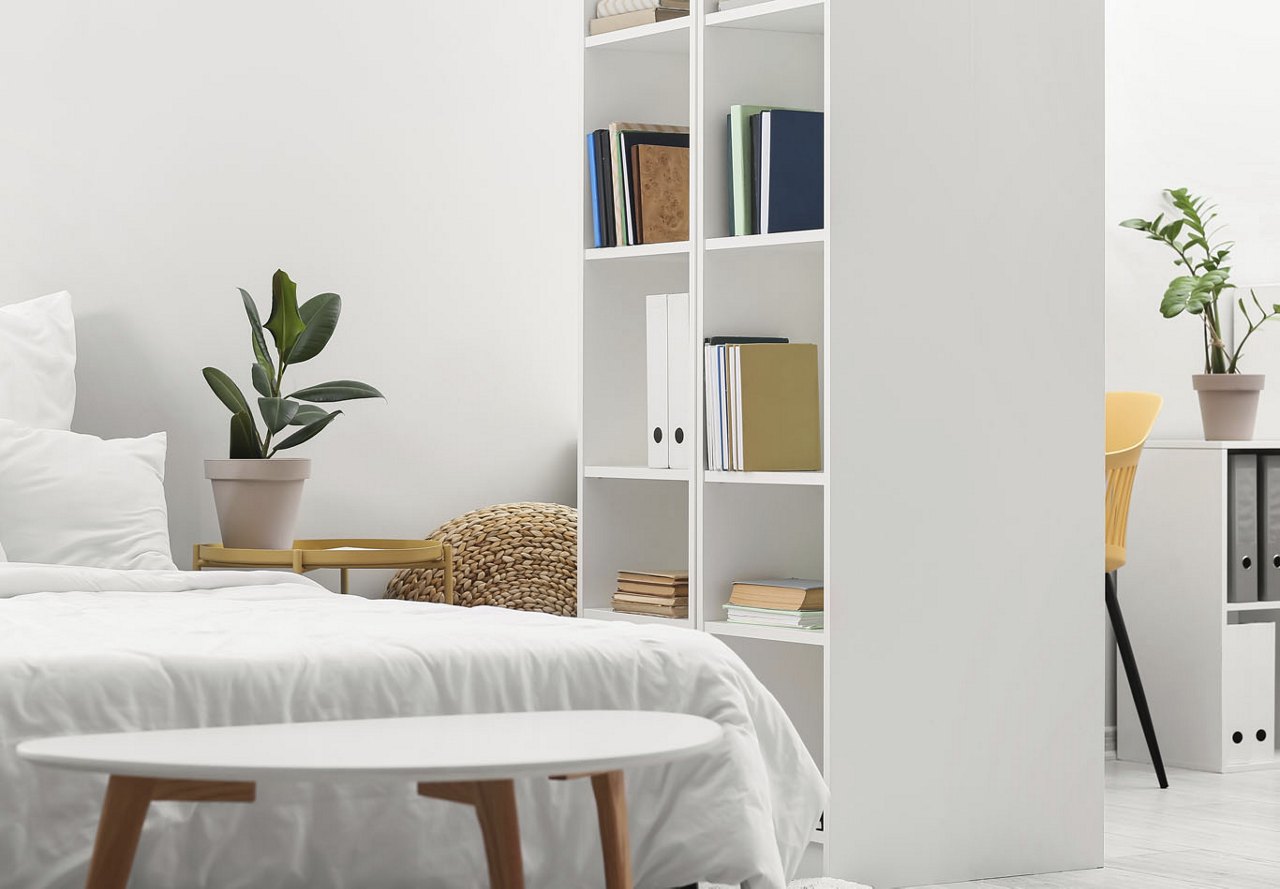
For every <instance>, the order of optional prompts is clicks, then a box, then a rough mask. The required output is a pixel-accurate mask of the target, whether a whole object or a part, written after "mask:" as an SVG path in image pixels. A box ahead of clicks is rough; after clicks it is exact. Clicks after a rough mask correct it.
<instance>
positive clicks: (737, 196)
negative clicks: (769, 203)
mask: <svg viewBox="0 0 1280 889" xmlns="http://www.w3.org/2000/svg"><path fill="white" fill-rule="evenodd" d="M772 110H773V107H772V106H770V105H730V106H729V167H730V170H729V178H730V183H729V186H730V187H729V206H730V208H731V213H732V216H733V234H734V235H735V236H736V235H754V234H757V232H756V231H754V230H753V228H752V226H751V207H752V204H753V202H754V201H755V195H754V193H753V192H754V191H755V187H754V184H753V180H754V170H755V159H754V158H753V157H752V151H751V115H753V114H759V113H760V112H761V111H772Z"/></svg>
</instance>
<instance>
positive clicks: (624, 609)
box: [613, 599, 689, 617]
mask: <svg viewBox="0 0 1280 889" xmlns="http://www.w3.org/2000/svg"><path fill="white" fill-rule="evenodd" d="M613 610H614V611H617V612H620V613H622V614H652V615H655V616H658V617H688V616H689V608H688V606H687V605H681V606H670V605H645V604H642V603H640V602H621V601H618V600H617V599H614V601H613Z"/></svg>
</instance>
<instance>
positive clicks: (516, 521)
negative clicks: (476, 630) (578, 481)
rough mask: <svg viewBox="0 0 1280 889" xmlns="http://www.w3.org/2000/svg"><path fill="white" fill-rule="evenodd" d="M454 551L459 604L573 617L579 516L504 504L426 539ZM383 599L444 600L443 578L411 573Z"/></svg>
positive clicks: (430, 572)
mask: <svg viewBox="0 0 1280 889" xmlns="http://www.w3.org/2000/svg"><path fill="white" fill-rule="evenodd" d="M427 536H428V537H432V538H435V539H437V540H443V541H444V542H445V543H448V544H451V545H452V546H453V590H454V601H455V603H456V604H458V605H464V606H467V607H470V606H473V605H497V606H500V607H502V608H514V609H516V610H518V611H543V612H546V613H548V614H564V615H574V614H576V613H577V608H578V511H577V510H576V509H574V508H572V507H569V506H561V505H559V504H557V503H505V504H502V505H500V506H490V507H488V508H487V509H478V510H476V511H475V512H469V513H467V514H466V515H463V516H459V517H458V518H456V519H452V520H451V521H448V522H445V523H444V524H443V525H441V526H440V527H439V528H437V529H436V530H435V531H432V532H431V533H430V534H428V535H427ZM386 598H388V599H413V600H417V601H423V602H441V601H443V600H444V572H443V571H442V570H439V569H433V568H409V569H406V570H404V571H401V572H400V573H399V574H397V575H396V576H395V577H394V578H392V580H391V583H389V584H388V585H387V593H386Z"/></svg>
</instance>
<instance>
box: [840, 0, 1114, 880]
mask: <svg viewBox="0 0 1280 889" xmlns="http://www.w3.org/2000/svg"><path fill="white" fill-rule="evenodd" d="M828 35H829V40H830V47H829V58H830V65H831V72H830V78H831V97H830V108H831V114H830V117H831V145H830V159H829V160H830V170H831V193H830V204H829V212H830V221H829V237H830V243H831V250H830V289H831V301H830V312H831V314H830V327H831V338H832V341H833V343H837V342H838V343H845V344H846V345H845V346H844V347H843V348H833V349H832V350H831V352H830V356H829V360H830V362H831V397H830V413H829V423H830V430H831V440H830V450H829V452H828V454H829V458H828V459H829V473H830V491H829V518H830V537H831V541H832V546H831V547H830V549H829V559H830V571H829V577H828V589H829V590H830V594H829V595H828V598H827V602H828V618H827V620H828V627H829V629H828V634H829V638H830V640H831V644H830V645H829V646H828V649H827V652H828V658H829V676H828V689H827V690H828V696H829V699H830V705H829V709H828V720H829V722H828V741H827V749H828V770H827V777H828V780H829V782H830V783H831V786H832V791H833V799H832V804H831V808H830V811H829V814H828V827H827V831H828V841H827V850H828V866H829V867H830V868H831V870H832V871H833V872H834V873H838V874H841V875H850V876H854V877H857V878H858V879H861V880H863V881H867V882H870V883H873V884H874V885H876V886H877V887H882V886H901V885H912V884H922V883H933V882H943V881H946V882H951V881H957V880H962V879H972V878H978V877H989V876H994V875H1002V874H1016V873H1032V872H1043V871H1056V870H1067V869H1072V868H1085V867H1096V866H1099V865H1100V864H1101V862H1102V751H1101V749H1100V747H1101V745H1100V743H1099V734H1100V733H1099V728H1100V722H1101V714H1102V704H1103V699H1102V695H1103V684H1102V667H1103V665H1102V662H1101V659H1100V658H1099V657H1098V651H1099V647H1100V645H1101V642H1102V635H1103V621H1104V609H1103V604H1102V593H1103V591H1102V577H1101V572H1100V571H1099V569H1100V568H1102V567H1103V565H1102V540H1103V514H1102V493H1103V490H1102V470H1103V455H1102V442H1103V400H1102V391H1103V383H1102V372H1103V357H1102V356H1103V344H1102V293H1103V270H1102V236H1103V231H1102V223H1103V219H1102V202H1103V86H1102V71H1103V57H1102V48H1103V3H1102V0H1077V2H1070V3H1062V2H1050V0H975V2H969V3H953V2H944V0H932V2H925V0H893V2H853V3H849V2H844V3H841V2H838V0H837V2H833V3H831V17H830V26H829V29H828Z"/></svg>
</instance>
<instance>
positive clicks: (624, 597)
mask: <svg viewBox="0 0 1280 889" xmlns="http://www.w3.org/2000/svg"><path fill="white" fill-rule="evenodd" d="M613 601H615V602H636V603H639V604H641V605H667V606H669V607H673V608H674V607H678V606H681V605H685V606H687V605H688V604H689V597H688V596H643V595H640V594H638V593H624V592H622V591H621V590H619V591H618V592H616V593H614V594H613Z"/></svg>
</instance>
